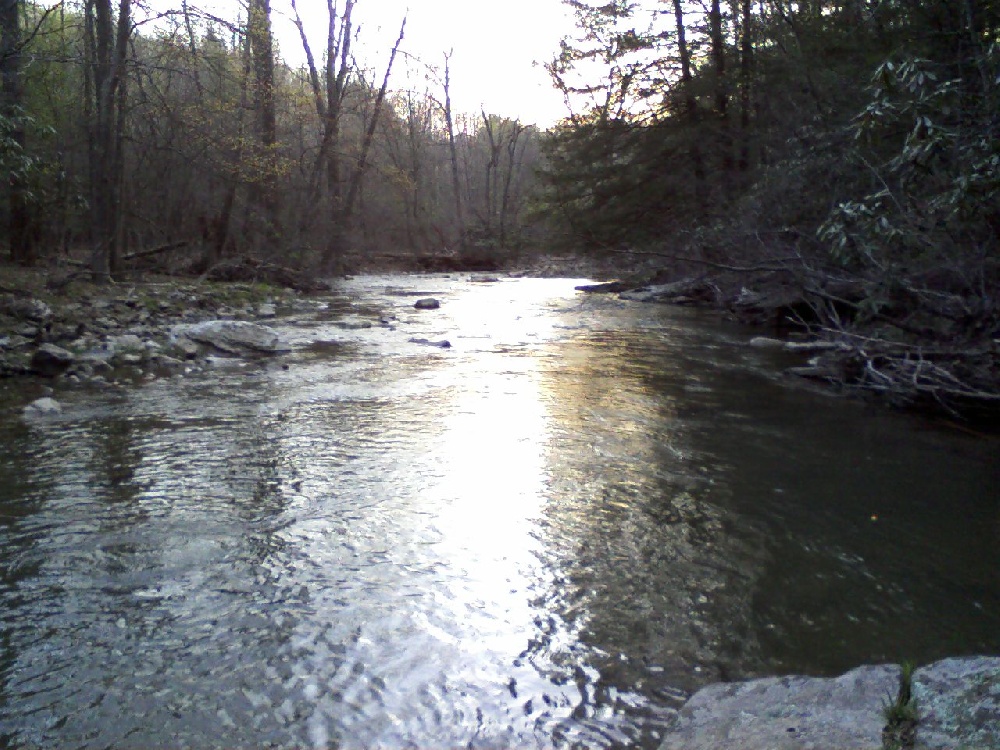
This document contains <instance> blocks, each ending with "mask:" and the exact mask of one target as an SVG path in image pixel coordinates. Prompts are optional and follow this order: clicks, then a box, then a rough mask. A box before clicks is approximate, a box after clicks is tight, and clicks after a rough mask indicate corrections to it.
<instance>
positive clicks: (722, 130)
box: [708, 0, 733, 180]
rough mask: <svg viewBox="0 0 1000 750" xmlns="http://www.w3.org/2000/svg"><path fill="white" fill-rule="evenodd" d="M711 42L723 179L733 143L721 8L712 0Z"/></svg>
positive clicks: (727, 169) (728, 168)
mask: <svg viewBox="0 0 1000 750" xmlns="http://www.w3.org/2000/svg"><path fill="white" fill-rule="evenodd" d="M708 20H709V38H710V39H711V43H712V52H711V56H712V68H713V69H714V72H715V114H716V117H717V118H718V122H719V149H720V150H721V152H722V171H723V180H727V179H728V175H729V173H730V172H732V171H733V151H732V149H733V144H732V137H731V134H730V132H729V91H728V86H727V81H726V42H725V38H724V36H723V33H722V8H721V7H720V3H719V0H712V5H711V9H710V11H709V14H708Z"/></svg>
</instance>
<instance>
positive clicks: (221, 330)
mask: <svg viewBox="0 0 1000 750" xmlns="http://www.w3.org/2000/svg"><path fill="white" fill-rule="evenodd" d="M174 334H175V335H177V336H186V337H187V338H189V339H191V340H192V341H197V342H199V343H202V344H208V345H209V346H214V347H215V348H216V349H219V350H220V351H223V352H226V353H228V354H248V353H257V354H277V353H279V352H287V351H291V347H290V346H289V345H288V343H287V342H285V341H283V340H282V339H281V336H280V335H279V334H278V332H277V331H275V330H274V329H273V328H269V327H267V326H264V325H260V324H258V323H250V322H247V321H241V320H207V321H205V322H203V323H195V324H193V325H183V326H175V328H174Z"/></svg>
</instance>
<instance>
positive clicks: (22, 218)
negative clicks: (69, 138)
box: [0, 0, 35, 266]
mask: <svg viewBox="0 0 1000 750" xmlns="http://www.w3.org/2000/svg"><path fill="white" fill-rule="evenodd" d="M20 4H21V0H0V31H2V36H0V73H2V76H3V85H2V89H0V118H3V119H4V120H6V123H4V124H5V125H6V128H7V129H8V132H7V134H6V137H7V138H9V139H10V143H11V145H12V146H13V149H12V150H13V151H14V152H15V153H14V157H15V158H17V159H21V158H22V157H23V156H24V148H25V144H26V137H25V132H24V119H23V114H24V113H23V112H22V109H21V105H22V100H23V98H24V89H23V86H22V81H21V45H22V39H21V12H20ZM7 185H8V190H9V191H10V192H9V196H8V197H9V207H10V218H9V222H8V225H7V229H8V236H9V238H10V259H11V261H13V262H14V263H19V264H21V265H26V266H27V265H32V264H33V263H34V262H35V248H34V243H33V238H32V232H31V224H32V220H31V207H30V205H29V203H28V200H27V195H26V190H27V188H26V185H25V174H24V169H23V163H22V164H19V165H12V167H11V169H10V172H9V176H8V182H7Z"/></svg>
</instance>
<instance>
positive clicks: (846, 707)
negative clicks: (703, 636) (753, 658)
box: [660, 665, 900, 750]
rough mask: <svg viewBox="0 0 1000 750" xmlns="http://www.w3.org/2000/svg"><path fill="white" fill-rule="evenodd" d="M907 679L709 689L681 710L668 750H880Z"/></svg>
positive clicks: (867, 671) (875, 673) (854, 676)
mask: <svg viewBox="0 0 1000 750" xmlns="http://www.w3.org/2000/svg"><path fill="white" fill-rule="evenodd" d="M899 674H900V669H899V667H898V666H894V665H880V666H864V667H859V668H857V669H854V670H852V671H850V672H848V673H847V674H845V675H842V676H840V677H836V678H832V679H824V678H819V677H770V678H765V679H760V680H750V681H748V682H735V683H723V684H718V685H709V686H708V687H706V688H703V689H702V690H699V691H698V692H697V693H695V694H694V695H693V696H692V697H691V699H690V700H689V701H688V702H687V703H686V704H685V705H684V707H683V708H682V709H681V710H680V712H679V713H678V715H677V717H676V719H675V721H674V723H673V725H672V729H671V731H670V732H669V733H668V734H667V736H666V737H665V738H664V739H663V742H662V744H661V745H660V750H802V748H817V749H819V748H822V749H823V750H828V749H829V750H832V749H833V748H836V749H837V750H874V749H875V748H879V747H881V746H882V729H883V727H884V726H885V719H884V718H883V716H882V707H883V705H884V704H885V702H886V701H887V700H888V699H889V698H890V697H893V696H895V695H896V693H897V691H898V688H899Z"/></svg>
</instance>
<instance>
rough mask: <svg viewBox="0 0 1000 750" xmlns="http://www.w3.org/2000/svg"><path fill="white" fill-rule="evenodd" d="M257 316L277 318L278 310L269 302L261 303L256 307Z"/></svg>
mask: <svg viewBox="0 0 1000 750" xmlns="http://www.w3.org/2000/svg"><path fill="white" fill-rule="evenodd" d="M257 316H258V317H260V318H276V317H278V308H276V307H275V306H274V304H273V303H271V302H263V303H261V304H259V305H257Z"/></svg>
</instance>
